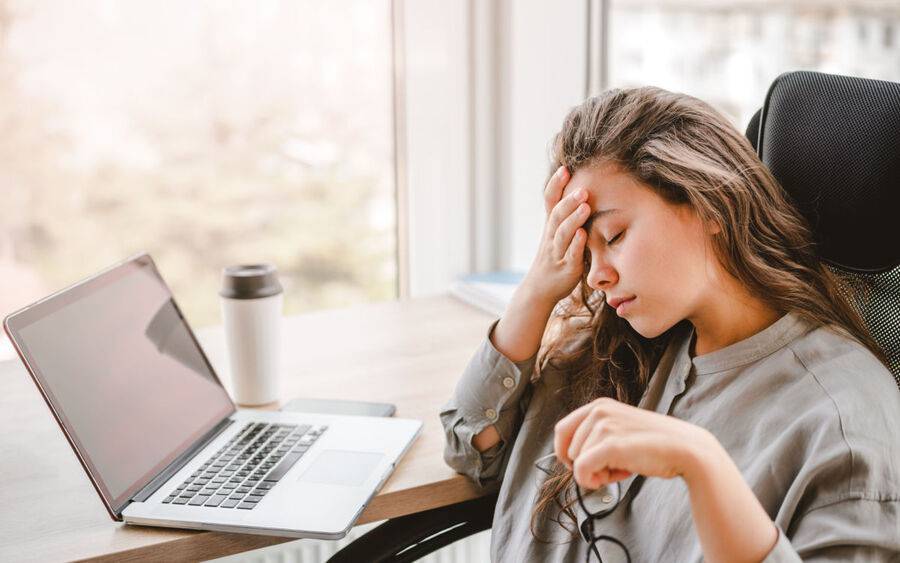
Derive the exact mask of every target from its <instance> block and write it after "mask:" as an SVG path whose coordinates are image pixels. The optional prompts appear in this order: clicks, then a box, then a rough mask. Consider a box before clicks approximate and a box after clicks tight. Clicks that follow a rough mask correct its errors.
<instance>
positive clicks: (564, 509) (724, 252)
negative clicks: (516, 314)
mask: <svg viewBox="0 0 900 563" xmlns="http://www.w3.org/2000/svg"><path fill="white" fill-rule="evenodd" d="M551 160H552V163H551V166H550V170H551V171H553V170H556V169H557V168H558V167H559V166H561V165H565V166H566V167H567V168H568V170H569V172H570V174H574V173H575V171H576V170H578V169H579V168H583V167H589V166H594V165H597V164H600V163H606V162H614V163H616V164H617V165H619V167H621V169H622V170H625V171H626V172H628V173H630V174H631V175H632V176H633V177H634V178H635V179H637V180H639V181H640V182H642V183H643V184H645V185H647V186H648V187H650V188H651V189H653V190H654V191H655V192H656V193H657V194H658V195H660V196H661V197H662V198H663V199H665V200H666V201H668V202H670V203H672V204H675V205H688V206H690V207H691V209H693V211H694V212H695V213H696V214H697V216H698V217H699V219H700V220H701V221H702V223H703V224H704V225H710V224H715V225H718V226H719V228H720V232H718V233H717V234H716V236H713V237H711V245H712V248H713V249H714V251H715V254H716V257H717V258H718V260H719V262H720V263H721V264H722V266H723V268H724V269H725V271H726V272H728V273H729V274H730V275H731V276H733V277H734V278H735V279H736V280H738V281H739V282H740V283H741V284H743V286H744V287H745V288H747V289H748V290H749V291H750V293H752V294H754V295H757V296H759V297H760V298H761V299H763V300H764V301H765V302H766V303H767V304H768V305H769V306H771V307H772V309H774V310H775V311H778V312H780V313H782V314H783V313H787V312H789V311H790V312H794V313H796V314H797V315H798V316H799V317H801V318H803V319H805V320H807V321H809V322H811V323H812V324H813V325H814V326H821V325H830V326H833V327H834V328H835V329H837V330H839V331H841V332H843V333H844V334H846V335H847V336H849V337H851V338H854V339H856V340H857V341H859V342H860V343H862V344H863V345H864V346H866V347H867V348H869V349H870V350H871V351H872V352H873V353H875V354H876V356H878V358H879V359H881V361H882V362H884V361H885V360H884V355H883V353H882V352H881V350H880V348H879V346H878V344H877V343H876V342H875V340H874V339H873V338H872V337H871V335H870V334H869V332H868V330H867V329H866V327H865V324H864V323H863V321H862V319H861V318H860V316H859V315H858V314H857V312H856V311H855V309H854V308H853V307H852V306H851V305H850V304H849V303H848V301H847V300H846V299H845V298H843V297H842V294H841V291H842V290H846V287H844V286H841V285H840V283H841V282H840V280H839V279H838V278H836V277H835V276H834V275H833V274H832V273H831V272H830V271H829V270H828V269H827V268H826V267H825V265H824V264H823V263H822V262H821V260H820V259H819V258H818V256H817V254H816V248H815V245H814V243H813V237H812V233H811V231H810V228H809V226H808V224H807V222H806V220H805V219H804V218H803V217H802V216H801V215H800V214H799V212H798V211H797V210H796V208H795V207H794V206H793V205H792V204H791V202H790V201H789V199H788V196H787V194H786V193H785V192H784V191H783V190H782V188H781V186H780V185H779V184H778V182H777V181H776V180H775V179H774V178H773V177H772V175H771V173H770V172H769V170H768V169H767V168H766V166H765V165H764V164H763V163H762V162H761V161H760V159H759V157H758V156H757V155H756V152H755V151H754V150H753V147H752V146H751V145H750V143H749V142H748V141H747V139H746V138H745V137H744V136H743V135H742V134H741V133H739V132H738V131H737V130H736V129H735V128H734V127H733V126H732V125H731V124H730V123H729V122H728V120H727V119H726V118H725V117H723V116H722V115H721V114H720V113H719V112H717V111H716V110H714V109H713V108H712V107H710V106H709V105H708V104H706V103H704V102H702V101H700V100H698V99H696V98H693V97H691V96H687V95H684V94H677V93H672V92H667V91H665V90H661V89H659V88H652V87H643V88H634V89H622V90H618V89H616V90H609V91H607V92H605V93H603V94H601V95H600V96H597V97H594V98H590V99H588V100H587V101H585V102H584V103H582V104H581V105H579V106H577V107H575V108H574V109H573V110H572V111H571V112H570V113H569V115H568V116H567V117H566V119H565V122H564V123H563V126H562V130H561V131H560V132H559V133H558V134H557V136H556V138H555V141H554V143H553V149H552V155H551ZM589 262H590V257H589V254H588V252H587V250H585V268H584V273H583V275H582V279H581V281H580V283H579V284H578V286H577V287H576V288H575V290H574V291H573V292H572V294H571V295H570V296H569V297H567V298H566V299H564V300H563V301H562V302H561V303H560V304H559V305H558V306H557V308H556V310H555V312H554V315H553V317H552V318H551V320H550V323H549V325H548V329H547V332H546V333H545V338H544V341H543V342H542V345H541V349H540V350H539V352H538V358H537V366H536V377H537V378H538V379H539V378H540V372H541V370H542V369H546V368H547V367H548V366H550V367H552V368H554V369H556V370H560V371H562V372H563V373H565V374H566V375H565V378H564V379H565V382H566V383H565V384H564V386H563V387H562V389H560V391H559V395H558V400H561V401H562V402H563V405H564V408H563V410H562V412H563V413H567V412H570V411H572V410H574V409H575V408H578V407H579V406H581V405H584V404H587V403H588V402H590V401H592V400H594V399H596V398H598V397H613V398H615V399H617V400H619V401H621V402H624V403H628V404H631V405H636V404H637V402H638V401H639V400H640V397H641V395H642V394H643V392H644V390H645V389H646V387H647V383H648V381H649V379H650V376H651V374H652V373H653V370H654V369H655V367H656V365H657V363H658V362H659V360H660V357H661V355H662V352H663V350H664V349H665V347H666V345H667V344H668V342H669V340H671V337H672V334H673V331H674V330H675V328H676V327H677V326H678V325H676V327H672V328H670V329H669V330H667V331H666V332H664V333H663V334H661V335H660V336H657V337H655V338H652V339H648V338H645V337H643V336H641V335H640V334H638V333H637V332H636V331H635V330H634V329H633V328H631V326H630V325H629V324H628V322H627V321H625V320H623V319H620V318H619V317H618V316H617V315H615V313H614V312H613V311H612V310H611V309H610V308H609V307H607V306H605V305H604V302H603V299H602V297H603V295H602V293H601V292H599V291H597V292H595V291H594V290H592V289H591V288H590V286H589V285H588V283H587V274H588V271H589V269H590V263H589ZM686 322H687V321H682V323H686ZM679 324H681V323H679ZM572 482H573V477H572V472H571V471H570V470H568V469H566V468H565V466H563V465H561V464H559V463H557V464H556V468H555V470H554V472H553V474H552V475H551V476H550V477H549V478H548V479H547V480H546V481H545V482H544V484H543V485H542V486H541V489H540V492H539V496H538V500H537V502H536V505H535V508H534V511H533V513H532V519H531V530H532V534H533V535H534V536H535V537H536V538H537V522H538V518H539V517H540V516H541V515H543V514H544V513H545V512H547V511H548V510H549V508H550V507H551V506H556V507H557V508H558V509H559V511H560V512H559V516H560V517H561V516H562V515H566V516H567V517H568V518H570V519H571V521H572V524H576V522H577V521H576V518H575V514H574V511H573V508H572V507H573V503H574V502H575V499H574V495H573V494H572V489H571V484H572ZM552 520H553V521H556V522H558V523H559V524H560V525H562V526H563V527H566V526H565V525H563V523H562V521H561V520H560V519H557V518H552ZM575 528H576V527H575V526H573V528H571V529H569V531H570V532H572V535H573V537H574V536H575V533H576V529H575ZM538 539H540V538H538Z"/></svg>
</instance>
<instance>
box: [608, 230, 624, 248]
mask: <svg viewBox="0 0 900 563" xmlns="http://www.w3.org/2000/svg"><path fill="white" fill-rule="evenodd" d="M624 232H625V231H621V232H620V233H619V234H617V235H616V236H614V237H613V238H611V239H609V240H608V241H606V246H609V245H611V244H613V243H614V242H616V241H617V240H619V237H621V236H622V234H623V233H624Z"/></svg>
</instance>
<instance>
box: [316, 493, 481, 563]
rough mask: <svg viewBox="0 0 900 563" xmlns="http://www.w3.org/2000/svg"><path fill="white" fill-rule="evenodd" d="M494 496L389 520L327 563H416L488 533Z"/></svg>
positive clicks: (339, 552) (346, 547)
mask: <svg viewBox="0 0 900 563" xmlns="http://www.w3.org/2000/svg"><path fill="white" fill-rule="evenodd" d="M496 504H497V493H492V494H489V495H487V496H483V497H480V498H477V499H472V500H467V501H464V502H460V503H457V504H451V505H450V506H443V507H441V508H434V509H432V510H426V511H425V512H418V513H416V514H409V515H407V516H401V517H399V518H393V519H391V520H388V521H387V522H385V523H384V524H381V525H380V526H378V527H376V528H374V529H372V530H369V531H368V532H367V533H365V534H364V535H362V536H360V537H359V538H357V539H356V540H354V541H353V542H352V543H351V544H349V545H347V546H345V547H344V548H343V549H341V550H340V551H338V552H337V553H335V554H334V555H333V556H332V557H331V558H330V559H329V560H328V563H351V562H353V563H355V562H356V561H373V562H379V563H387V562H390V563H404V562H407V561H416V560H417V559H420V558H422V557H424V556H425V555H428V554H429V553H432V552H434V551H437V550H438V549H440V548H442V547H444V546H446V545H449V544H451V543H453V542H455V541H456V540H459V539H462V538H465V537H468V536H470V535H472V534H475V533H477V532H480V531H482V530H487V529H489V528H490V527H491V524H492V522H493V519H494V506H495V505H496Z"/></svg>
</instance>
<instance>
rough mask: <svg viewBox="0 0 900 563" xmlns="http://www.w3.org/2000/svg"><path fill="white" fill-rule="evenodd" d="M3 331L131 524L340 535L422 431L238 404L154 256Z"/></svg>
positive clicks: (34, 308)
mask: <svg viewBox="0 0 900 563" xmlns="http://www.w3.org/2000/svg"><path fill="white" fill-rule="evenodd" d="M3 326H4V329H5V330H6V333H7V334H8V335H9V338H10V340H11V341H12V343H13V345H14V347H15V349H16V351H17V352H18V354H19V356H20V357H21V359H22V362H23V363H24V364H25V367H26V368H27V369H28V371H29V372H30V374H31V376H32V378H33V379H34V382H35V384H36V385H37V387H38V389H39V390H40V392H41V394H42V395H43V396H44V399H45V400H46V402H47V405H48V406H49V407H50V410H51V412H52V413H53V416H54V417H55V418H56V421H57V422H58V423H59V426H60V428H61V429H62V431H63V433H64V434H65V436H66V438H67V439H68V441H69V443H70V444H71V446H72V449H73V450H74V451H75V455H76V456H78V459H79V460H80V461H81V464H82V466H83V467H84V470H85V472H87V475H88V478H89V479H90V480H91V483H93V485H94V487H95V488H96V489H97V493H98V494H99V495H100V498H101V499H102V501H103V504H104V505H105V506H106V509H107V510H108V511H109V514H110V516H111V517H112V518H113V519H114V520H117V521H124V522H126V523H129V524H140V525H150V526H165V527H174V528H191V529H199V530H217V531H223V532H241V533H254V534H266V535H275V536H285V537H297V538H319V539H339V538H342V537H343V536H344V535H346V533H347V532H348V531H349V529H350V528H351V527H352V526H353V523H354V522H355V521H356V519H357V518H358V516H359V514H360V513H361V512H362V510H363V509H364V508H365V506H366V504H367V503H368V502H369V501H370V500H371V498H372V497H373V496H374V495H375V493H376V492H377V491H378V490H379V489H380V487H381V486H382V485H383V484H384V482H385V481H386V480H387V478H388V476H390V474H391V472H392V470H393V469H394V466H395V465H396V463H397V461H398V460H399V459H400V458H401V457H402V456H403V454H404V453H405V452H406V451H407V450H408V449H409V447H410V445H411V444H412V442H413V440H414V439H415V438H416V436H417V435H418V434H419V432H420V431H421V428H422V423H421V422H420V421H417V420H404V419H398V418H380V417H366V416H347V415H345V416H336V415H326V414H312V413H300V412H274V411H273V412H270V411H254V410H241V409H237V408H236V407H235V404H234V403H233V402H232V401H231V399H230V398H229V396H228V393H227V392H226V390H225V388H224V387H223V386H222V384H221V382H220V381H219V378H218V376H217V375H216V373H215V371H214V370H213V367H212V365H211V364H210V362H209V360H208V359H207V357H206V355H205V354H204V352H203V349H202V348H201V347H200V345H199V343H198V342H197V339H196V337H195V336H194V333H193V331H192V330H191V328H190V327H189V326H188V324H187V322H186V321H185V319H184V316H183V315H182V313H181V310H180V309H179V307H178V305H177V304H176V303H175V300H174V299H173V298H172V293H171V291H170V290H169V288H168V286H167V285H166V283H165V282H164V281H163V279H162V277H161V276H160V274H159V272H158V271H157V268H156V266H155V265H154V263H153V260H152V259H151V258H150V256H148V255H147V254H141V255H138V256H135V257H133V258H131V259H129V260H126V261H124V262H122V263H120V264H118V265H116V266H113V267H112V268H110V269H108V270H105V271H103V272H101V273H99V274H97V275H95V276H93V277H91V278H89V279H86V280H84V281H82V282H80V283H77V284H75V285H73V286H71V287H69V288H66V289H64V290H62V291H60V292H58V293H55V294H53V295H51V296H49V297H47V298H45V299H43V300H41V301H38V302H37V303H34V304H33V305H30V306H28V307H25V308H24V309H22V310H20V311H17V312H15V313H13V314H11V315H9V316H8V317H7V318H6V319H5V320H4V322H3Z"/></svg>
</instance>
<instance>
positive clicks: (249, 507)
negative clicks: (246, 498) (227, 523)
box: [238, 502, 256, 510]
mask: <svg viewBox="0 0 900 563" xmlns="http://www.w3.org/2000/svg"><path fill="white" fill-rule="evenodd" d="M238 508H240V509H242V510H252V509H254V508H256V503H255V502H242V503H241V504H239V505H238Z"/></svg>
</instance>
